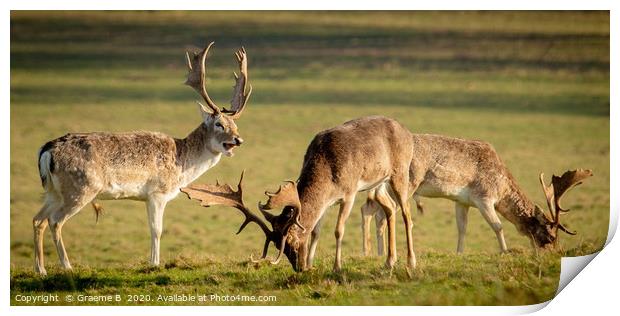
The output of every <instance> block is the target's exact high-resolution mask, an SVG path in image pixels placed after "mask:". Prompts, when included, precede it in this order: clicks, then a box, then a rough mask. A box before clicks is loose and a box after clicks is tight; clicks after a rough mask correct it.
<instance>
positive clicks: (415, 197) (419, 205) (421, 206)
mask: <svg viewBox="0 0 620 316" xmlns="http://www.w3.org/2000/svg"><path fill="white" fill-rule="evenodd" d="M413 200H414V201H415V207H416V209H417V210H418V214H420V215H424V204H422V201H421V200H420V196H419V195H417V194H414V195H413Z"/></svg>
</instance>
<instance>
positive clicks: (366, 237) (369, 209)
mask: <svg viewBox="0 0 620 316" xmlns="http://www.w3.org/2000/svg"><path fill="white" fill-rule="evenodd" d="M361 211H362V235H363V236H362V238H363V239H362V252H363V253H364V256H370V252H371V246H370V244H371V243H372V241H371V239H370V222H372V218H373V216H374V215H375V213H377V205H376V204H375V202H373V201H372V200H370V199H368V200H366V203H364V205H362V209H361Z"/></svg>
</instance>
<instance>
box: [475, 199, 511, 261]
mask: <svg viewBox="0 0 620 316" xmlns="http://www.w3.org/2000/svg"><path fill="white" fill-rule="evenodd" d="M476 206H477V207H478V209H479V210H480V213H481V214H482V217H484V219H485V220H486V221H487V223H489V226H491V228H492V229H493V231H494V232H495V235H496V236H497V241H498V242H499V249H500V252H506V251H508V247H506V240H505V239H504V230H503V228H502V222H501V221H500V220H499V217H498V216H497V213H496V212H495V206H494V203H492V202H489V201H484V202H479V203H476Z"/></svg>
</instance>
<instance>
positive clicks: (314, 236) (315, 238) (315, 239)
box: [306, 218, 323, 269]
mask: <svg viewBox="0 0 620 316" xmlns="http://www.w3.org/2000/svg"><path fill="white" fill-rule="evenodd" d="M322 223H323V218H321V219H319V221H318V222H317V223H316V225H315V226H314V229H313V230H312V233H311V234H310V249H309V251H308V259H307V261H306V263H307V265H306V266H307V268H308V269H310V268H312V264H313V262H314V254H315V253H316V246H317V244H318V243H319V235H320V234H321V224H322Z"/></svg>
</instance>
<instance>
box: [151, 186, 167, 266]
mask: <svg viewBox="0 0 620 316" xmlns="http://www.w3.org/2000/svg"><path fill="white" fill-rule="evenodd" d="M166 203H167V201H166V199H165V198H164V197H163V196H159V195H156V196H151V197H149V199H148V201H147V202H146V211H147V213H148V217H149V228H150V230H151V260H150V263H151V265H153V266H159V241H160V239H161V233H162V230H163V225H164V209H165V208H166Z"/></svg>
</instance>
